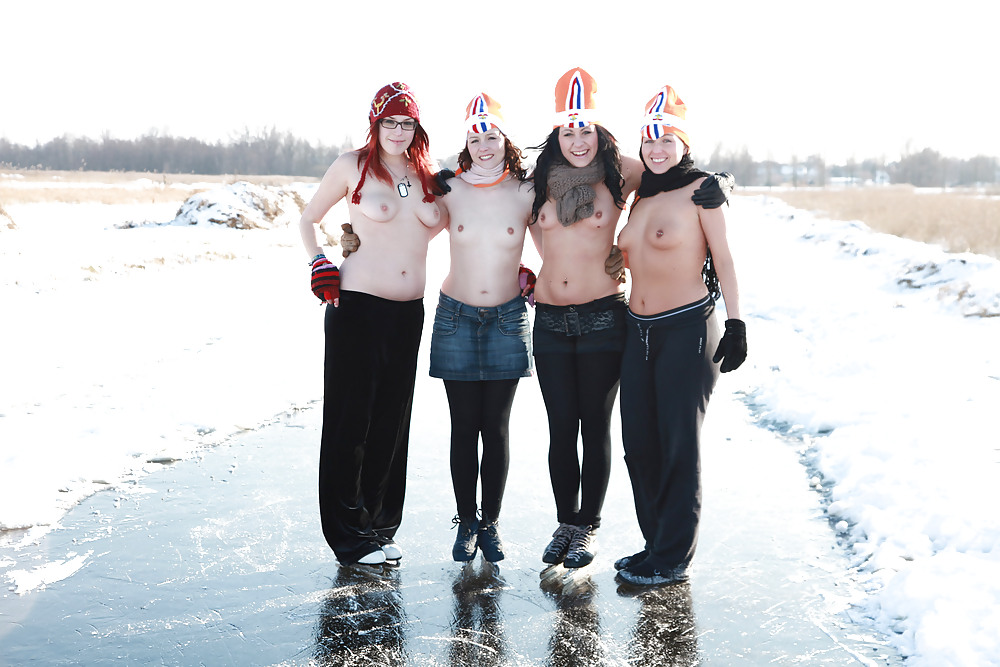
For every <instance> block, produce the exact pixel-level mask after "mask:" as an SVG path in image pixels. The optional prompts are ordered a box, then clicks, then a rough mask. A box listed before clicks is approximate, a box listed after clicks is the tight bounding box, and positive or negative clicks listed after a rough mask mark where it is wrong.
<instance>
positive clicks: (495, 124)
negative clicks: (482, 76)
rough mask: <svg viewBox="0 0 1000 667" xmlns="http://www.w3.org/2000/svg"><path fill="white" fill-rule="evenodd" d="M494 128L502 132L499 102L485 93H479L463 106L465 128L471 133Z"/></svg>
mask: <svg viewBox="0 0 1000 667" xmlns="http://www.w3.org/2000/svg"><path fill="white" fill-rule="evenodd" d="M494 128H496V129H498V130H500V131H501V132H503V114H501V113H500V103H499V102H497V101H496V100H495V99H493V98H492V97H490V96H489V95H487V94H486V93H479V94H478V95H476V96H475V97H474V98H472V101H471V102H469V106H467V107H465V129H466V131H468V132H472V133H473V134H483V133H484V132H489V131H490V130H492V129H494Z"/></svg>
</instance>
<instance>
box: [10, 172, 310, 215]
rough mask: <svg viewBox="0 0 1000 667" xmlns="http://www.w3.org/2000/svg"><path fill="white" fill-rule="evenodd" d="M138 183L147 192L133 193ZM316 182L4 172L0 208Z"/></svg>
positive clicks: (141, 200)
mask: <svg viewBox="0 0 1000 667" xmlns="http://www.w3.org/2000/svg"><path fill="white" fill-rule="evenodd" d="M141 179H146V180H148V181H151V183H150V184H149V186H148V187H136V182H137V181H140V180H141ZM315 180H317V179H310V178H299V177H291V176H245V175H232V174H226V175H213V176H203V175H197V174H151V173H142V172H124V171H112V172H101V171H46V170H36V169H6V170H2V171H0V205H8V206H9V205H12V204H44V203H50V202H62V203H70V204H80V203H98V204H171V203H174V204H181V203H183V202H184V201H185V200H186V199H187V198H188V197H190V196H191V195H192V194H195V193H197V192H200V191H203V190H206V189H209V188H212V187H218V186H220V185H228V184H230V183H235V182H236V181H249V182H251V183H254V184H256V185H268V186H281V185H288V184H290V183H294V182H311V181H315Z"/></svg>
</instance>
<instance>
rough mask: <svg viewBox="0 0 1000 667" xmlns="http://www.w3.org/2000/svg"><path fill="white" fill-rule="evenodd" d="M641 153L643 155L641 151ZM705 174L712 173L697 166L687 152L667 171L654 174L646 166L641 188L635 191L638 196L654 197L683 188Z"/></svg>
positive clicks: (643, 162)
mask: <svg viewBox="0 0 1000 667" xmlns="http://www.w3.org/2000/svg"><path fill="white" fill-rule="evenodd" d="M640 155H642V153H641V152H640ZM642 164H643V166H644V167H645V166H646V160H645V158H643V160H642ZM705 176H711V174H709V173H708V172H707V171H702V170H701V169H698V168H697V167H695V166H694V160H692V159H691V154H690V153H686V154H685V155H684V157H682V158H681V161H680V162H678V163H677V164H675V165H674V166H673V167H671V168H670V169H668V170H667V171H666V173H663V174H654V173H653V172H651V171H650V170H649V167H646V169H645V170H643V172H642V182H640V183H639V189H638V190H637V191H636V193H635V194H636V198H637V199H642V198H643V197H652V196H653V195H656V194H659V193H661V192H669V191H671V190H676V189H678V188H683V187H684V186H686V185H691V184H692V183H694V182H695V181H697V180H698V179H699V178H703V177H705Z"/></svg>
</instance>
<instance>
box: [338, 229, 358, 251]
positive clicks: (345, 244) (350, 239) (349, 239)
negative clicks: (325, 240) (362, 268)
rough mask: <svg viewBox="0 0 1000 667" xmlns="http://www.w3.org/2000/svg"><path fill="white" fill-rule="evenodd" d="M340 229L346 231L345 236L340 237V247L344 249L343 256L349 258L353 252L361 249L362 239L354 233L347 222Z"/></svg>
mask: <svg viewBox="0 0 1000 667" xmlns="http://www.w3.org/2000/svg"><path fill="white" fill-rule="evenodd" d="M340 228H341V229H342V230H344V233H343V235H342V236H341V237H340V247H341V248H343V249H344V250H343V252H342V253H341V254H342V255H343V256H344V257H347V256H348V255H350V254H351V253H352V252H357V251H358V248H360V247H361V239H360V238H359V237H358V235H357V234H355V233H354V228H353V227H351V223H349V222H345V223H344V224H342V225H341V226H340Z"/></svg>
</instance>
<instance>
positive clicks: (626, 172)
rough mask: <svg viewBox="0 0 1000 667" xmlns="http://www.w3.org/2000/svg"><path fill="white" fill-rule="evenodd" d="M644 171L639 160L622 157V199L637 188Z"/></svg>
mask: <svg viewBox="0 0 1000 667" xmlns="http://www.w3.org/2000/svg"><path fill="white" fill-rule="evenodd" d="M644 169H645V167H643V166H642V162H640V161H639V160H636V159H635V158H634V157H629V156H627V155H622V177H623V178H624V179H625V185H623V186H622V196H623V197H628V196H629V194H631V193H632V192H635V191H636V190H637V189H638V188H639V182H640V181H642V172H643V170H644Z"/></svg>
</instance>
